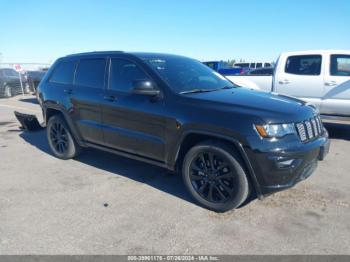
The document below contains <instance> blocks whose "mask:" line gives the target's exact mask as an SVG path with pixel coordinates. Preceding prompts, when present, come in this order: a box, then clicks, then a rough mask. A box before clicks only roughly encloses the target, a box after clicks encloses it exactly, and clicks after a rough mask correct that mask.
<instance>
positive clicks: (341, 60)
mask: <svg viewBox="0 0 350 262" xmlns="http://www.w3.org/2000/svg"><path fill="white" fill-rule="evenodd" d="M331 75H332V76H350V55H331Z"/></svg>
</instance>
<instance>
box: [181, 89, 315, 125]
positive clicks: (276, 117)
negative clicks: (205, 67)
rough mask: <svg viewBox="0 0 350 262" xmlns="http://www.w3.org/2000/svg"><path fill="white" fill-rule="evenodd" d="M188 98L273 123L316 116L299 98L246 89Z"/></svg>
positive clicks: (195, 94) (215, 92)
mask: <svg viewBox="0 0 350 262" xmlns="http://www.w3.org/2000/svg"><path fill="white" fill-rule="evenodd" d="M186 96H190V97H191V98H193V99H197V100H200V101H202V102H207V103H210V104H211V103H215V104H217V103H220V104H221V105H222V106H224V108H225V110H231V111H235V112H243V111H244V112H249V113H250V114H254V115H256V116H258V117H260V118H262V119H264V120H265V121H266V122H271V123H272V122H295V121H303V120H305V119H308V118H311V117H313V116H314V115H315V114H316V112H315V109H314V108H312V107H311V106H308V104H307V103H306V102H304V101H302V100H299V99H297V98H294V97H289V96H285V95H280V94H277V93H267V92H263V91H255V90H249V89H246V88H235V89H228V90H219V91H214V92H205V93H193V94H187V95H186Z"/></svg>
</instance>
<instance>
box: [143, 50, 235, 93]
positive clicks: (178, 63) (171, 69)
mask: <svg viewBox="0 0 350 262" xmlns="http://www.w3.org/2000/svg"><path fill="white" fill-rule="evenodd" d="M143 59H144V60H145V61H146V62H147V63H148V64H149V65H150V66H151V67H152V68H153V69H154V70H155V71H156V72H157V73H158V74H159V75H160V76H161V77H162V78H163V79H164V80H165V81H166V82H167V83H168V84H169V86H170V88H171V89H172V90H174V91H175V92H177V93H181V92H186V91H191V90H196V89H201V90H217V89H220V88H224V87H234V85H233V84H232V83H231V82H229V81H228V80H227V79H226V78H225V77H223V76H222V75H220V74H218V73H217V72H215V71H213V70H212V69H210V68H209V67H207V66H205V65H203V64H202V63H201V62H199V61H197V60H194V59H190V58H186V57H181V56H158V57H146V58H143Z"/></svg>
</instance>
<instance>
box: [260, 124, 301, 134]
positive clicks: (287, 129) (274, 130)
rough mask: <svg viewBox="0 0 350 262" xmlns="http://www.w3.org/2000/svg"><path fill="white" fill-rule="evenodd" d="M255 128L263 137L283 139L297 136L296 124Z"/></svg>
mask: <svg viewBox="0 0 350 262" xmlns="http://www.w3.org/2000/svg"><path fill="white" fill-rule="evenodd" d="M255 128H256V130H257V131H258V133H259V135H260V136H261V137H283V136H285V135H289V134H295V128H294V124H278V125H276V124H272V125H263V126H261V125H255Z"/></svg>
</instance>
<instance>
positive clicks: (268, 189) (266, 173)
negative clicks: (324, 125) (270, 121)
mask: <svg viewBox="0 0 350 262" xmlns="http://www.w3.org/2000/svg"><path fill="white" fill-rule="evenodd" d="M329 146H330V141H329V139H328V133H327V131H326V130H325V131H324V133H323V135H322V136H321V137H319V138H317V139H316V140H314V141H312V142H309V143H305V144H302V143H300V142H299V141H292V140H288V139H287V140H286V141H283V142H281V141H280V142H279V144H275V145H273V143H272V145H268V144H266V143H265V144H264V145H263V146H262V149H260V150H259V149H257V148H255V149H252V148H246V153H247V156H248V158H249V161H250V163H251V166H252V169H253V171H254V175H255V177H256V182H257V187H258V190H257V191H258V192H259V193H258V194H259V197H260V198H261V197H262V196H265V195H269V194H272V193H275V192H278V191H281V190H284V189H287V188H290V187H292V186H294V185H295V184H297V183H298V182H300V181H302V180H304V179H306V178H308V177H309V176H310V175H312V174H313V172H314V171H315V170H316V168H317V164H318V161H320V160H323V159H324V158H325V156H326V155H327V153H328V151H329Z"/></svg>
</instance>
